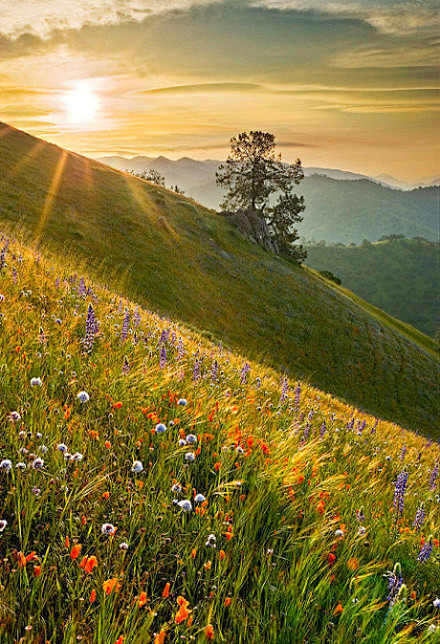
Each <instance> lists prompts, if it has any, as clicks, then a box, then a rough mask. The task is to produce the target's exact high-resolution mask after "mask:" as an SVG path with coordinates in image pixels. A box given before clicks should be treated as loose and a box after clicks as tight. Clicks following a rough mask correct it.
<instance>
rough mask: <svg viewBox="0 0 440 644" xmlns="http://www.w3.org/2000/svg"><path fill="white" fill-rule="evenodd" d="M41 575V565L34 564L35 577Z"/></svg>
mask: <svg viewBox="0 0 440 644" xmlns="http://www.w3.org/2000/svg"><path fill="white" fill-rule="evenodd" d="M40 575H41V566H34V577H39V576H40Z"/></svg>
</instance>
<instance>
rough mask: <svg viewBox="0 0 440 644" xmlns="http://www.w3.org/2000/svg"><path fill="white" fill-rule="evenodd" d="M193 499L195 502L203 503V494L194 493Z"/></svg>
mask: <svg viewBox="0 0 440 644" xmlns="http://www.w3.org/2000/svg"><path fill="white" fill-rule="evenodd" d="M194 501H195V502H196V503H203V501H206V498H205V497H204V496H203V494H196V495H195V497H194Z"/></svg>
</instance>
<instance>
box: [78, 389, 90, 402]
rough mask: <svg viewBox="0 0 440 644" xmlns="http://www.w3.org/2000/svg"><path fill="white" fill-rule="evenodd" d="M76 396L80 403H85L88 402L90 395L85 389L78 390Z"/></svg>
mask: <svg viewBox="0 0 440 644" xmlns="http://www.w3.org/2000/svg"><path fill="white" fill-rule="evenodd" d="M76 397H77V398H78V400H79V402H80V403H86V402H89V400H90V396H89V394H88V393H87V391H80V392H79V394H77V396H76Z"/></svg>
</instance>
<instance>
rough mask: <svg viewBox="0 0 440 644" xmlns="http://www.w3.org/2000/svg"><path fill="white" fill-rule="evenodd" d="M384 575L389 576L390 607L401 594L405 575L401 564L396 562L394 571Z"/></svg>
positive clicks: (388, 597)
mask: <svg viewBox="0 0 440 644" xmlns="http://www.w3.org/2000/svg"><path fill="white" fill-rule="evenodd" d="M384 577H388V596H387V601H389V602H390V607H391V606H393V605H394V604H395V603H396V600H397V597H398V595H399V590H400V588H401V586H402V584H403V577H402V572H401V568H400V564H399V563H396V565H395V566H394V568H393V570H392V571H388V572H387V573H386V574H385V575H384Z"/></svg>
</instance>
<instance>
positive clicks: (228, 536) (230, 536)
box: [225, 532, 234, 541]
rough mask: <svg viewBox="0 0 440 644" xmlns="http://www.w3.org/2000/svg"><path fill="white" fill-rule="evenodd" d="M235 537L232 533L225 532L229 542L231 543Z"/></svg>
mask: <svg viewBox="0 0 440 644" xmlns="http://www.w3.org/2000/svg"><path fill="white" fill-rule="evenodd" d="M233 536H234V535H233V534H232V532H225V537H226V540H227V541H230V540H231V539H232V537H233Z"/></svg>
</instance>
